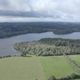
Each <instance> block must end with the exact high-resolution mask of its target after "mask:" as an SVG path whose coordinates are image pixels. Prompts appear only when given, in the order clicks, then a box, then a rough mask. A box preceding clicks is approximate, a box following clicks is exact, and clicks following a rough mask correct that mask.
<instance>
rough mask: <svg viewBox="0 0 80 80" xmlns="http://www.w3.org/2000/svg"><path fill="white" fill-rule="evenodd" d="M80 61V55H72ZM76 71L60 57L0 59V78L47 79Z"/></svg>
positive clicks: (5, 79)
mask: <svg viewBox="0 0 80 80" xmlns="http://www.w3.org/2000/svg"><path fill="white" fill-rule="evenodd" d="M71 58H72V59H73V60H76V61H77V62H78V63H80V56H79V55H78V56H71ZM73 72H75V70H73V69H72V66H71V65H70V64H68V61H67V60H66V59H65V58H64V57H62V56H60V57H36V56H33V57H11V58H4V59H0V80H47V78H48V77H49V76H51V75H55V76H56V77H62V76H66V75H69V74H71V73H73Z"/></svg>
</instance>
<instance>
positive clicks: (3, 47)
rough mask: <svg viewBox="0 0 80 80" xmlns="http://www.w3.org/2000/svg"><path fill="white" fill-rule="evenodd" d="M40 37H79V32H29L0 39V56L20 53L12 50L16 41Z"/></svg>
mask: <svg viewBox="0 0 80 80" xmlns="http://www.w3.org/2000/svg"><path fill="white" fill-rule="evenodd" d="M42 38H65V39H80V32H74V33H72V34H64V35H56V34H54V33H53V32H45V33H30V34H24V35H19V36H14V37H11V38H5V39H0V56H5V55H9V54H10V55H15V54H20V53H19V52H17V51H16V50H14V48H13V45H14V44H15V43H17V42H24V41H34V40H35V41H37V40H40V39H42Z"/></svg>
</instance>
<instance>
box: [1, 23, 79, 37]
mask: <svg viewBox="0 0 80 80" xmlns="http://www.w3.org/2000/svg"><path fill="white" fill-rule="evenodd" d="M42 32H53V33H54V34H58V35H60V34H69V33H73V32H80V23H69V22H21V23H19V22H12V23H8V22H5V23H0V38H6V37H11V36H16V35H20V34H27V33H42Z"/></svg>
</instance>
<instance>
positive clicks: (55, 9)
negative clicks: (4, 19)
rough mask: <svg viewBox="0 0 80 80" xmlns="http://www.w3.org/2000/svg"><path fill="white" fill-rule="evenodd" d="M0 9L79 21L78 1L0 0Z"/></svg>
mask: <svg viewBox="0 0 80 80" xmlns="http://www.w3.org/2000/svg"><path fill="white" fill-rule="evenodd" d="M0 9H1V10H12V11H31V10H33V11H37V12H40V13H43V14H48V15H51V16H55V17H56V18H60V19H61V20H71V19H72V20H80V0H0Z"/></svg>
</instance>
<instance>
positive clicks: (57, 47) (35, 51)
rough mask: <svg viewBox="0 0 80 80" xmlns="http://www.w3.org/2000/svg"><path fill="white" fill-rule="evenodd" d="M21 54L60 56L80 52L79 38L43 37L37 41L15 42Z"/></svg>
mask: <svg viewBox="0 0 80 80" xmlns="http://www.w3.org/2000/svg"><path fill="white" fill-rule="evenodd" d="M14 48H15V49H16V50H17V51H20V52H21V53H22V54H21V55H22V56H27V55H28V54H29V55H36V56H60V55H75V54H80V40H70V39H60V38H55V39H54V38H44V39H41V40H39V41H33V42H21V43H16V44H15V46H14Z"/></svg>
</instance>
